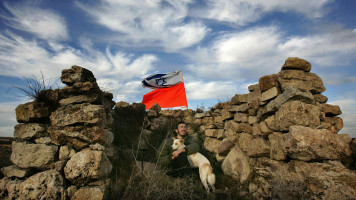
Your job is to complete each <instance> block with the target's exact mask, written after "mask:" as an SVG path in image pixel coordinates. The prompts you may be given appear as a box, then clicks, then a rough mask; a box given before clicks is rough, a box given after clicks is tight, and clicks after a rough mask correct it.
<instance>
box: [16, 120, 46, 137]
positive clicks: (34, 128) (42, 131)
mask: <svg viewBox="0 0 356 200" xmlns="http://www.w3.org/2000/svg"><path fill="white" fill-rule="evenodd" d="M47 128H48V125H46V124H40V123H28V124H17V125H16V126H15V132H14V137H15V138H16V139H22V140H29V139H32V138H39V137H43V136H47V135H48V133H47Z"/></svg>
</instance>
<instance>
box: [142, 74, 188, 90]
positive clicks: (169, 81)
mask: <svg viewBox="0 0 356 200" xmlns="http://www.w3.org/2000/svg"><path fill="white" fill-rule="evenodd" d="M181 82H183V74H182V72H181V71H175V72H172V73H168V74H152V75H150V76H148V77H147V78H145V79H143V80H142V86H143V87H148V88H152V89H157V88H167V87H172V86H174V85H177V84H178V83H181Z"/></svg>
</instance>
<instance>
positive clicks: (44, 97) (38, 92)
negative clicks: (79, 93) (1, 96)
mask: <svg viewBox="0 0 356 200" xmlns="http://www.w3.org/2000/svg"><path fill="white" fill-rule="evenodd" d="M32 77H33V78H31V79H29V78H26V77H23V79H24V81H25V86H17V85H11V88H10V89H9V90H11V89H13V88H15V89H18V90H20V91H21V92H22V93H24V95H25V96H26V97H27V98H28V99H30V100H34V101H37V102H47V101H48V93H46V92H43V91H45V90H52V89H56V88H59V86H58V84H57V81H55V82H53V81H52V80H51V79H45V77H44V75H43V73H42V71H41V77H40V78H37V77H36V76H35V75H32Z"/></svg>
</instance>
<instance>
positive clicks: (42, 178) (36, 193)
mask: <svg viewBox="0 0 356 200" xmlns="http://www.w3.org/2000/svg"><path fill="white" fill-rule="evenodd" d="M64 198H65V188H64V179H63V177H62V175H61V174H60V173H59V172H57V171H56V170H48V171H44V172H41V173H38V174H35V175H33V176H31V177H29V178H28V179H27V180H25V181H24V182H22V183H21V185H20V195H19V199H64Z"/></svg>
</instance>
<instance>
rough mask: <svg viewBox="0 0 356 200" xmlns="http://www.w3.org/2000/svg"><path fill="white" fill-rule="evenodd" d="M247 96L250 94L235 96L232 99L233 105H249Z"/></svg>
mask: <svg viewBox="0 0 356 200" xmlns="http://www.w3.org/2000/svg"><path fill="white" fill-rule="evenodd" d="M247 96H248V94H235V96H233V97H232V98H231V103H232V104H234V105H240V104H243V103H247Z"/></svg>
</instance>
